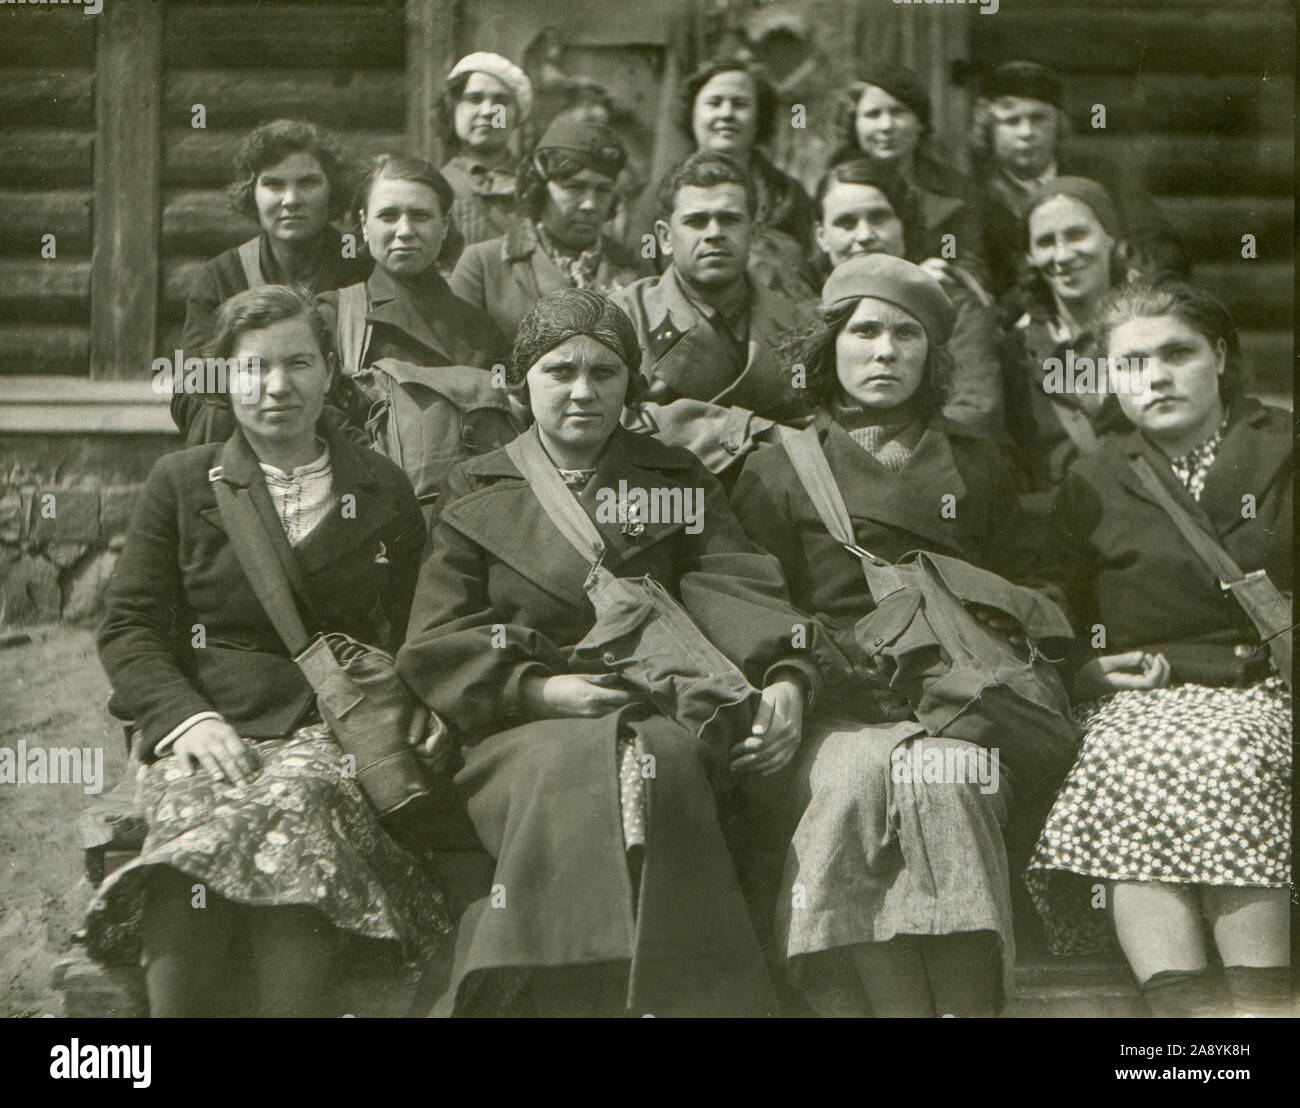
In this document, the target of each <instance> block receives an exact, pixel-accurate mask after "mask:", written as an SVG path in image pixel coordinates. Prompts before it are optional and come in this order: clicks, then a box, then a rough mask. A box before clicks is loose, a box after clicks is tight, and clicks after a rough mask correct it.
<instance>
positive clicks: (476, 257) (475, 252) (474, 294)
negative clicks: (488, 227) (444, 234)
mask: <svg viewBox="0 0 1300 1108" xmlns="http://www.w3.org/2000/svg"><path fill="white" fill-rule="evenodd" d="M489 241H491V242H494V241H495V240H489ZM486 276H487V275H486V273H485V267H484V258H483V250H482V249H481V244H478V243H475V244H474V245H473V246H467V247H466V248H465V251H464V253H463V254H461V256H460V259H459V260H458V261H457V262H456V268H455V269H453V270H452V271H451V276H450V277H449V278H448V279H447V284H448V285H450V286H451V291H452V292H454V293H455V294H456V295H457V296H459V297H460V298H461V299H462V300H466V301H468V302H469V303H471V304H473V305H474V306H475V307H476V308H481V309H482V310H483V311H487V310H488V301H487V281H486Z"/></svg>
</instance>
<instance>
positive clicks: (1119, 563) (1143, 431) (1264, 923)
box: [1026, 285, 1293, 1016]
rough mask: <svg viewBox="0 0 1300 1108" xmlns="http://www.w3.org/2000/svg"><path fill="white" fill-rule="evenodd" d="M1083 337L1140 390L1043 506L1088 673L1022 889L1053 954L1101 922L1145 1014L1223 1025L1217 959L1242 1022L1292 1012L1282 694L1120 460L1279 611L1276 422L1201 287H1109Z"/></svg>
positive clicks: (1193, 557) (1281, 448)
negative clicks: (1086, 652)
mask: <svg viewBox="0 0 1300 1108" xmlns="http://www.w3.org/2000/svg"><path fill="white" fill-rule="evenodd" d="M1098 330H1099V334H1100V341H1101V342H1102V344H1103V350H1104V351H1106V352H1107V353H1108V354H1109V355H1110V356H1112V357H1126V358H1131V359H1137V358H1140V359H1145V361H1146V367H1145V373H1146V374H1147V376H1146V378H1145V380H1144V381H1143V382H1142V387H1141V388H1140V389H1139V390H1136V391H1133V392H1131V393H1129V392H1125V393H1121V394H1120V397H1119V403H1120V404H1121V406H1122V407H1123V410H1124V415H1125V416H1127V418H1128V419H1129V420H1130V421H1131V423H1132V427H1133V429H1132V431H1131V432H1130V433H1129V434H1128V435H1127V436H1126V437H1125V438H1123V439H1120V440H1117V441H1115V442H1112V443H1110V444H1108V445H1107V447H1106V448H1105V449H1104V450H1103V451H1101V452H1100V453H1098V454H1096V455H1094V456H1093V457H1090V458H1086V459H1083V460H1081V461H1080V462H1079V463H1078V464H1077V465H1076V466H1075V467H1074V469H1073V470H1071V472H1070V474H1069V475H1068V476H1067V477H1066V479H1065V480H1064V482H1062V484H1061V487H1060V489H1059V491H1058V492H1057V496H1056V505H1055V516H1056V519H1057V520H1058V522H1059V524H1060V527H1061V529H1062V531H1063V532H1064V534H1065V536H1066V537H1067V538H1068V539H1069V540H1070V541H1071V542H1072V543H1073V544H1074V548H1075V549H1076V550H1077V551H1078V553H1079V563H1078V571H1079V572H1078V573H1076V574H1075V575H1073V580H1072V583H1071V591H1072V593H1073V604H1074V608H1075V611H1076V612H1077V613H1078V614H1079V615H1080V616H1081V617H1082V623H1083V625H1084V626H1085V627H1086V628H1087V632H1086V634H1087V639H1088V640H1091V641H1092V645H1093V646H1094V647H1096V648H1097V656H1096V657H1094V658H1092V659H1091V660H1089V661H1088V662H1087V663H1086V664H1085V665H1084V666H1083V667H1082V668H1081V669H1080V670H1079V672H1078V675H1077V677H1076V679H1075V691H1076V695H1077V697H1078V699H1079V700H1080V701H1081V702H1082V703H1081V704H1080V705H1079V708H1078V715H1079V717H1080V719H1081V722H1082V723H1083V724H1084V726H1085V727H1086V729H1087V733H1086V737H1085V739H1084V743H1083V747H1082V750H1081V752H1080V754H1079V758H1078V761H1077V763H1076V765H1075V767H1074V769H1073V771H1072V772H1071V774H1070V776H1069V778H1068V779H1067V780H1066V783H1065V785H1064V786H1063V788H1062V789H1061V792H1060V795H1059V796H1058V797H1057V800H1056V805H1055V807H1054V808H1053V810H1052V814H1051V817H1050V818H1049V820H1048V821H1047V825H1046V827H1044V829H1043V833H1042V837H1041V839H1040V840H1039V843H1038V848H1037V851H1036V853H1035V855H1034V858H1033V861H1032V865H1031V868H1030V870H1029V872H1028V874H1027V875H1026V879H1027V882H1028V885H1029V888H1030V890H1031V892H1032V893H1033V894H1034V898H1035V900H1036V902H1037V903H1038V906H1039V909H1040V911H1041V912H1042V913H1043V914H1044V919H1045V921H1046V923H1047V926H1048V936H1049V940H1050V941H1051V943H1052V947H1053V949H1055V950H1057V951H1059V952H1062V953H1087V952H1089V951H1093V950H1097V949H1099V948H1101V947H1104V946H1106V945H1108V944H1109V942H1110V921H1112V920H1113V923H1114V932H1115V934H1116V935H1117V936H1118V938H1119V944H1120V947H1121V948H1122V949H1123V951H1124V956H1125V957H1126V958H1127V959H1128V963H1129V965H1130V967H1132V970H1133V974H1134V976H1135V977H1136V978H1137V980H1138V982H1139V984H1140V985H1141V988H1142V993H1143V995H1144V997H1145V998H1146V1001H1147V1005H1148V1007H1149V1008H1150V1009H1151V1012H1152V1014H1153V1015H1157V1016H1198V1015H1209V1014H1213V1013H1215V1012H1221V1011H1222V1009H1223V1008H1224V1007H1225V998H1223V997H1222V996H1219V995H1216V991H1217V990H1216V988H1215V986H1216V984H1217V982H1216V980H1215V979H1212V977H1211V973H1210V969H1209V966H1210V961H1211V953H1210V949H1209V948H1210V946H1211V945H1212V946H1213V947H1214V949H1215V951H1217V955H1218V958H1219V959H1220V960H1221V961H1222V964H1223V966H1224V967H1225V970H1224V976H1225V977H1226V979H1227V986H1228V990H1229V992H1230V994H1231V1001H1232V1004H1233V1005H1235V1007H1236V1009H1237V1011H1238V1013H1240V1014H1243V1015H1256V1016H1264V1015H1286V1014H1288V976H1289V973H1288V969H1287V963H1288V953H1289V937H1288V936H1289V918H1288V882H1289V881H1290V865H1289V863H1290V857H1289V855H1290V844H1291V801H1290V789H1291V784H1290V783H1291V699H1290V697H1289V696H1288V695H1286V691H1285V689H1284V688H1283V685H1282V681H1281V679H1280V677H1279V675H1278V673H1277V671H1276V667H1275V666H1273V665H1271V664H1270V655H1269V648H1268V647H1267V646H1263V645H1261V642H1260V635H1259V633H1258V632H1257V631H1256V630H1255V629H1254V627H1253V625H1252V623H1251V620H1250V619H1249V618H1248V617H1247V615H1246V613H1245V611H1244V610H1243V609H1242V607H1241V606H1240V605H1239V604H1238V602H1237V600H1236V599H1235V598H1234V596H1233V595H1231V594H1230V593H1227V592H1225V591H1224V589H1223V588H1222V587H1221V585H1220V582H1219V580H1218V579H1217V578H1216V575H1215V574H1214V573H1212V572H1211V571H1210V570H1209V568H1208V567H1207V565H1206V564H1205V562H1203V561H1202V560H1201V558H1200V557H1199V556H1198V555H1197V553H1195V552H1194V550H1193V548H1192V546H1191V544H1190V543H1189V542H1188V540H1187V539H1186V538H1184V536H1183V534H1182V533H1180V532H1179V531H1178V530H1177V528H1176V527H1175V525H1174V523H1173V521H1172V519H1171V518H1170V516H1169V515H1167V514H1166V512H1165V510H1164V508H1163V507H1162V506H1161V505H1160V503H1159V502H1158V500H1157V499H1156V498H1155V497H1154V496H1153V495H1152V493H1151V492H1150V490H1149V489H1148V488H1146V487H1144V484H1143V481H1142V479H1141V478H1140V477H1139V476H1138V473H1137V472H1136V471H1135V469H1134V467H1133V465H1132V462H1133V461H1134V460H1136V459H1145V462H1146V464H1147V465H1149V466H1150V467H1151V470H1152V471H1154V473H1153V476H1154V478H1155V479H1156V480H1158V481H1159V482H1160V483H1161V484H1162V485H1164V486H1165V488H1166V489H1167V490H1168V493H1169V494H1170V496H1171V497H1172V498H1173V499H1174V501H1175V502H1176V503H1177V504H1178V505H1179V506H1181V507H1182V509H1183V510H1184V511H1185V512H1186V513H1187V514H1189V515H1190V516H1191V517H1192V519H1193V520H1194V521H1195V525H1196V526H1199V527H1201V528H1204V530H1205V532H1206V533H1207V535H1209V536H1211V537H1213V538H1215V539H1216V540H1217V542H1218V543H1219V544H1220V545H1221V546H1222V547H1223V548H1224V549H1226V551H1227V552H1228V553H1229V554H1230V555H1231V558H1232V560H1234V561H1235V562H1236V563H1237V564H1238V565H1239V566H1240V568H1241V570H1242V571H1243V572H1245V573H1251V572H1253V571H1258V570H1265V571H1267V574H1268V577H1269V578H1270V579H1271V581H1272V582H1273V584H1274V585H1275V586H1276V587H1277V588H1278V589H1280V590H1281V591H1282V592H1283V593H1284V594H1286V595H1288V596H1289V594H1290V593H1291V589H1292V583H1291V575H1292V564H1293V563H1292V545H1291V520H1292V462H1291V458H1292V438H1291V435H1292V424H1291V418H1290V416H1289V414H1288V413H1286V412H1284V411H1281V410H1278V409H1275V408H1267V407H1265V406H1263V405H1262V404H1260V403H1259V402H1258V401H1256V400H1252V399H1248V398H1247V397H1245V396H1243V395H1242V392H1241V382H1240V379H1239V377H1238V370H1237V357H1238V349H1237V343H1236V338H1235V335H1234V331H1233V327H1232V322H1231V320H1230V319H1229V317H1228V314H1227V311H1226V310H1225V309H1224V307H1223V306H1222V304H1220V303H1219V302H1218V301H1217V300H1216V299H1215V298H1214V297H1213V296H1212V295H1211V294H1210V293H1208V292H1206V291H1204V290H1202V289H1197V288H1194V287H1191V286H1187V285H1168V286H1164V287H1155V288H1152V287H1149V286H1134V287H1130V288H1126V289H1123V290H1120V291H1119V292H1117V293H1116V294H1115V295H1114V298H1113V299H1112V300H1111V301H1110V302H1109V303H1108V304H1107V305H1105V306H1103V309H1102V311H1101V314H1100V316H1099V318H1098ZM1140 464H1141V463H1139V466H1140ZM1287 633H1288V634H1290V632H1287ZM1106 907H1109V908H1110V912H1106V911H1104V910H1102V909H1104V908H1106ZM1108 917H1109V918H1108ZM1204 920H1208V922H1209V928H1208V931H1207V929H1206V927H1205V926H1204V923H1203V921H1204Z"/></svg>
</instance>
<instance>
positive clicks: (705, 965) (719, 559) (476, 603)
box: [398, 428, 844, 1015]
mask: <svg viewBox="0 0 1300 1108" xmlns="http://www.w3.org/2000/svg"><path fill="white" fill-rule="evenodd" d="M620 481H625V482H626V483H627V486H628V487H629V488H636V487H639V488H644V489H647V490H648V489H652V488H665V489H673V488H682V489H687V490H689V489H701V490H703V497H704V501H703V516H702V517H701V518H702V521H703V527H702V528H701V529H699V532H698V534H691V533H689V531H688V530H687V528H686V527H685V526H684V525H683V522H682V521H681V520H680V519H679V520H677V521H658V522H656V521H655V520H654V519H653V517H652V519H651V521H650V522H649V523H648V524H647V525H646V526H645V530H644V532H643V533H641V534H639V535H636V536H632V535H630V534H624V533H623V531H622V530H621V529H620V527H619V525H618V524H616V523H612V522H602V520H601V516H600V514H598V512H597V506H598V504H599V502H600V493H599V490H601V489H606V488H613V489H617V488H618V486H619V482H620ZM443 500H444V505H443V508H442V511H441V514H440V516H439V519H438V521H437V523H436V524H435V525H434V529H433V533H432V537H431V543H430V546H429V549H428V551H427V554H426V558H425V562H424V566H423V568H422V570H421V575H420V581H419V585H418V587H417V592H416V601H415V604H414V607H413V610H412V614H411V623H410V627H409V630H408V634H407V641H406V644H405V646H404V647H403V648H402V650H401V653H400V654H399V656H398V669H399V672H400V673H401V674H402V676H403V677H404V678H405V679H406V681H407V683H408V684H410V686H411V687H412V688H413V689H415V690H416V692H417V693H418V694H419V695H420V696H421V697H422V698H423V699H424V700H425V702H426V703H427V704H428V705H429V706H430V707H431V708H432V709H434V710H435V711H437V712H438V713H439V714H440V715H441V716H442V717H443V718H444V719H445V720H446V721H447V722H448V723H449V724H450V725H451V727H452V728H453V729H454V732H455V734H456V735H457V736H458V738H459V739H460V742H461V744H462V751H463V756H464V763H465V764H464V768H463V769H462V770H461V771H460V772H459V773H458V774H457V775H456V787H457V789H458V790H459V791H460V793H461V795H462V796H463V797H464V799H465V801H466V804H467V808H468V811H469V815H470V818H471V820H472V821H473V823H474V827H475V830H476V831H477V832H478V835H479V837H480V839H481V841H482V843H483V845H484V846H485V847H486V849H487V850H488V852H489V854H491V855H492V857H493V858H494V859H495V866H496V869H495V874H494V876H493V884H494V885H496V886H497V887H498V888H502V889H504V890H506V892H505V895H506V897H507V905H508V907H506V908H505V909H503V908H501V907H500V906H497V907H493V906H492V904H491V903H490V899H489V898H485V899H484V900H481V901H478V902H476V903H474V904H472V905H471V906H470V908H469V909H468V910H467V912H466V915H465V917H464V918H463V919H462V922H461V929H460V939H459V943H458V947H457V952H456V961H455V966H454V969H453V974H452V985H451V988H450V991H449V992H448V994H447V995H446V996H445V997H444V1000H443V1002H442V1004H441V1006H440V1010H442V1011H447V1012H451V1011H455V1012H472V1011H474V1010H475V1003H476V1000H475V998H476V993H477V989H478V986H480V985H481V984H482V983H483V982H484V981H485V980H486V978H487V977H488V976H489V975H488V974H487V972H486V971H491V970H495V969H501V968H505V967H515V968H520V967H524V968H526V967H530V966H543V965H552V966H554V965H570V964H575V963H590V962H627V961H630V963H631V978H630V993H629V998H628V1003H629V1006H630V1008H631V1009H632V1010H633V1011H639V1012H647V1011H648V1012H652V1013H654V1014H669V1013H676V1014H696V1015H703V1014H762V1013H764V1012H769V1011H771V1010H772V1004H773V1001H772V993H771V984H770V981H769V979H768V977H767V973H766V970H765V968H764V963H763V958H762V955H761V953H760V950H759V945H758V940H757V938H756V936H755V934H754V930H753V927H752V924H751V922H750V918H749V915H748V913H747V911H746V907H745V903H744V899H743V897H741V896H740V891H739V886H738V879H737V877H736V875H735V871H734V868H733V863H732V861H731V859H730V856H729V853H728V849H727V844H726V840H725V836H724V830H725V829H724V826H723V825H724V824H725V823H726V821H727V819H728V815H727V813H728V810H729V800H728V799H727V794H728V789H727V787H726V785H725V783H724V781H723V780H722V779H723V778H725V777H726V776H727V775H726V773H725V770H723V769H722V768H721V764H720V763H721V761H722V759H721V757H720V751H718V750H715V749H710V748H706V747H705V746H704V744H703V743H701V742H700V741H699V740H697V739H696V738H695V737H694V736H692V735H691V734H690V733H688V732H687V731H685V730H684V729H683V728H681V727H680V726H678V725H677V724H676V723H675V722H673V721H671V720H669V719H667V718H665V717H662V716H660V715H658V714H656V713H655V711H654V710H653V709H652V708H650V707H648V706H645V707H641V706H634V707H633V708H630V709H624V710H622V711H619V712H616V713H613V714H611V715H607V716H605V717H603V718H598V719H564V720H541V721H532V720H530V719H529V718H528V716H527V714H526V710H525V705H524V695H523V683H524V679H525V678H526V677H529V676H534V675H535V676H540V677H545V676H549V675H558V674H564V673H573V672H588V673H589V672H593V671H603V668H604V667H603V664H602V662H601V660H600V659H593V660H584V659H583V658H581V657H579V656H578V655H577V654H576V653H575V649H574V648H575V646H576V645H577V644H578V642H579V641H580V640H581V639H582V638H583V636H584V635H586V634H587V632H588V631H589V630H590V629H591V628H592V626H593V623H594V621H595V612H594V609H593V608H592V605H591V603H590V601H589V600H588V599H587V595H586V593H585V592H584V589H583V582H584V580H585V578H586V577H587V573H588V570H589V568H590V567H589V566H588V565H587V563H586V562H585V560H584V559H583V558H582V557H580V556H579V555H578V553H577V551H576V550H575V549H574V548H573V547H572V546H570V544H569V543H568V542H567V541H566V540H565V538H564V537H563V536H562V535H561V534H560V532H559V531H558V530H557V529H556V527H555V525H554V524H553V523H552V522H551V521H550V519H549V517H548V516H547V515H546V514H545V512H544V510H543V508H542V507H541V504H540V502H539V501H538V499H537V497H536V496H535V495H534V493H533V491H532V488H531V487H530V486H529V485H528V483H527V482H526V481H525V480H524V479H523V477H522V476H521V475H520V473H519V471H518V469H517V468H516V467H515V465H514V463H513V462H512V461H511V459H510V458H509V456H508V454H507V453H506V451H505V450H504V449H503V450H498V451H496V452H494V453H492V454H486V455H483V456H481V457H477V458H472V459H469V460H467V461H465V462H462V463H461V464H460V465H458V466H457V467H456V468H455V469H453V470H452V471H451V472H450V473H449V474H448V476H447V479H446V482H445V491H444V494H443ZM580 503H581V504H582V506H583V507H584V509H585V510H586V511H587V513H588V515H590V516H592V518H593V521H594V522H595V523H596V526H597V528H598V529H599V530H600V532H601V535H602V537H603V539H604V541H605V544H606V546H607V549H608V554H607V557H606V560H605V563H604V564H605V566H606V568H608V569H609V570H611V571H612V572H613V573H614V574H616V575H617V576H620V577H633V576H641V575H650V576H653V577H654V578H655V580H657V581H658V582H659V583H660V584H662V585H663V586H664V587H665V588H666V589H668V590H669V591H670V592H672V593H673V594H674V595H675V596H676V597H677V598H678V599H679V601H680V602H681V603H682V605H683V606H684V607H685V608H686V610H687V611H688V612H689V613H690V614H691V616H692V617H693V618H694V620H695V622H696V623H697V625H698V626H699V627H700V628H701V630H702V631H703V632H704V634H705V635H706V636H707V637H708V638H709V639H710V640H711V641H712V642H713V643H714V645H716V646H717V647H718V648H719V649H720V650H721V651H722V652H723V653H724V654H725V655H726V656H727V657H728V658H730V659H731V660H732V661H733V662H734V663H735V664H736V665H737V666H738V667H739V668H740V669H741V670H742V671H743V672H744V673H745V675H746V676H747V677H748V679H749V680H750V682H751V683H752V684H753V685H754V686H755V687H762V686H764V685H766V684H767V683H769V681H770V680H772V679H774V677H773V675H774V673H775V671H776V670H778V669H780V668H782V667H793V668H794V669H796V670H798V671H799V672H801V673H802V674H803V676H804V678H805V680H806V681H807V682H808V684H809V685H810V686H811V687H812V688H814V689H816V688H818V687H819V686H820V682H821V677H820V673H821V671H822V670H824V669H826V668H829V667H831V666H833V665H836V664H840V665H843V664H844V663H843V660H842V659H839V658H838V655H837V652H836V651H835V650H834V647H833V646H831V645H830V644H829V642H827V641H826V640H825V639H824V638H823V636H822V633H821V632H820V629H816V628H813V629H811V630H810V635H811V639H810V642H809V647H808V649H807V650H806V651H800V650H796V649H795V648H794V645H793V644H792V641H791V636H792V634H794V629H793V628H794V624H795V623H796V622H799V620H798V617H796V615H795V613H794V611H793V610H792V609H791V608H790V606H789V603H788V601H787V599H786V595H785V585H784V582H783V581H782V579H781V574H780V570H779V568H778V566H777V563H776V561H775V560H774V559H773V558H771V557H770V556H769V555H766V554H763V553H761V552H759V551H758V550H757V549H755V548H754V547H753V546H752V545H751V544H750V542H749V541H748V540H747V539H746V538H745V536H744V534H743V532H742V531H741V529H740V525H739V524H738V523H737V521H736V519H735V517H734V516H733V515H732V513H731V512H730V510H729V509H728V507H727V505H726V500H725V497H724V496H723V494H722V490H721V488H720V486H719V485H718V484H717V482H716V481H715V480H714V479H713V478H711V477H710V476H709V475H708V473H707V472H706V471H705V470H704V469H703V467H702V466H701V465H700V463H699V462H698V461H697V460H696V459H695V458H694V457H692V456H691V455H690V454H688V453H687V452H686V451H684V450H680V449H676V448H673V447H668V446H664V445H663V444H661V443H658V442H656V441H655V440H653V439H651V438H647V437H644V436H639V435H635V434H632V433H631V432H628V431H625V430H623V429H621V428H620V429H617V430H616V431H615V433H614V436H613V438H612V439H611V441H610V444H609V446H608V447H607V449H606V451H605V453H604V455H603V456H602V458H601V460H600V462H599V463H598V467H597V470H596V473H595V476H594V477H593V478H592V480H591V482H590V483H589V485H588V486H587V488H586V490H585V491H584V492H583V494H582V497H581V498H580ZM629 734H631V735H633V736H635V738H636V740H637V741H639V742H641V743H642V744H644V748H645V750H646V751H647V753H649V754H650V755H652V756H653V759H654V762H655V766H656V769H655V772H654V775H653V779H651V780H650V781H649V782H648V784H649V789H648V819H647V842H646V848H645V857H644V868H643V870H642V874H641V882H640V893H639V899H638V900H637V901H636V908H635V912H634V911H633V899H632V890H631V886H630V884H629V876H628V867H627V861H626V857H625V853H624V845H623V839H622V831H621V824H620V816H619V811H620V809H619V788H618V782H617V763H616V757H615V751H616V746H617V740H618V738H619V736H620V735H629ZM740 738H743V736H736V737H735V738H734V739H733V740H730V741H739V740H740Z"/></svg>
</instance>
